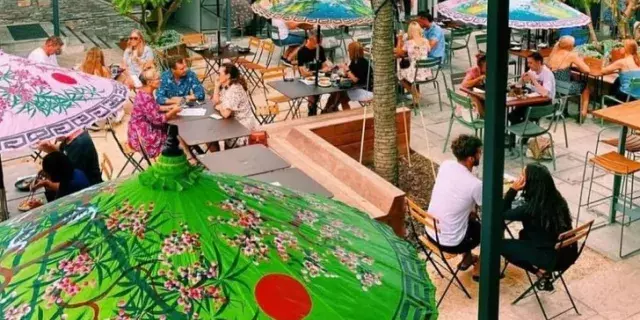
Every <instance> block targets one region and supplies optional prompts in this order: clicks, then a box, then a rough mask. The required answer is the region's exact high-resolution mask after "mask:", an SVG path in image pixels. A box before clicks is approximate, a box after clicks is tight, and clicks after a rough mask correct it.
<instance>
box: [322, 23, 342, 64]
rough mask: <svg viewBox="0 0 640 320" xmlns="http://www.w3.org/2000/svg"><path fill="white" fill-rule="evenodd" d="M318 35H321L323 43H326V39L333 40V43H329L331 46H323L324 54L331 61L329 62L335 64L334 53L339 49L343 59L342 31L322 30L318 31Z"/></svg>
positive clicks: (340, 29) (337, 29)
mask: <svg viewBox="0 0 640 320" xmlns="http://www.w3.org/2000/svg"><path fill="white" fill-rule="evenodd" d="M320 34H321V35H322V42H323V43H328V41H327V42H325V41H326V40H328V39H331V38H333V39H335V42H334V43H332V44H331V43H330V44H331V45H324V46H323V47H324V51H325V52H326V54H327V56H328V57H329V58H330V59H331V62H334V63H335V62H336V51H337V50H338V49H340V50H341V51H342V57H343V58H344V56H345V52H346V51H345V50H344V45H343V42H344V31H343V30H342V28H336V29H322V30H320Z"/></svg>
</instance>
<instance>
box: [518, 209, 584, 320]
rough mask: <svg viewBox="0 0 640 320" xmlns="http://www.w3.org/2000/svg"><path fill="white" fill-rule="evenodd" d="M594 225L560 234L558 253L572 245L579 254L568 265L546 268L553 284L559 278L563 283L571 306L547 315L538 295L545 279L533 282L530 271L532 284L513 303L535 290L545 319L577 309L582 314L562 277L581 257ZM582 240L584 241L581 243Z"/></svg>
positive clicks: (582, 226)
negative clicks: (539, 286) (552, 268)
mask: <svg viewBox="0 0 640 320" xmlns="http://www.w3.org/2000/svg"><path fill="white" fill-rule="evenodd" d="M592 226H593V220H591V221H589V222H587V223H585V224H583V225H581V226H580V227H577V228H575V229H573V230H569V231H567V232H565V233H562V234H561V235H560V236H558V242H556V245H555V249H556V251H558V254H560V253H559V251H561V250H562V249H565V248H568V247H570V246H577V247H578V255H577V256H576V259H575V260H573V261H571V263H569V264H568V265H566V266H560V268H559V269H558V270H546V271H547V272H549V273H550V275H551V284H553V283H555V282H556V281H558V280H560V282H561V283H562V286H563V287H564V290H565V291H566V292H567V296H568V297H569V301H571V308H569V309H567V310H564V311H562V312H560V313H558V314H556V315H555V316H552V317H549V316H547V312H546V311H545V309H544V305H543V304H542V301H541V300H540V296H539V295H538V290H537V289H536V286H538V285H539V284H540V283H541V282H542V281H543V280H545V279H543V278H540V279H538V280H536V282H533V280H532V279H531V275H530V274H529V272H528V271H527V272H526V274H527V278H528V279H529V284H531V286H530V287H529V289H527V290H526V291H525V292H523V293H522V294H521V295H520V296H519V297H518V298H516V299H515V300H514V301H513V302H512V303H511V304H514V305H515V304H517V303H518V302H519V301H520V300H522V299H524V298H526V297H527V296H529V295H530V294H531V292H532V291H533V294H534V295H535V296H536V300H537V301H538V305H539V306H540V310H541V311H542V315H543V316H544V318H545V320H550V319H554V318H556V317H558V316H560V315H563V314H565V313H567V312H568V311H571V310H575V311H576V314H578V315H580V312H579V311H578V308H577V307H576V304H575V302H574V301H573V297H572V296H571V292H570V291H569V288H568V287H567V283H566V282H565V281H564V278H563V277H562V275H563V274H564V273H565V272H566V271H567V270H568V269H569V268H570V267H571V266H572V265H573V264H575V263H576V261H578V259H579V258H580V255H581V254H582V251H583V249H584V246H585V244H586V243H587V238H588V237H589V233H590V232H591V227H592ZM580 241H582V243H579V242H580Z"/></svg>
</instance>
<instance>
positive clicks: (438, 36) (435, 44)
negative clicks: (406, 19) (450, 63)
mask: <svg viewBox="0 0 640 320" xmlns="http://www.w3.org/2000/svg"><path fill="white" fill-rule="evenodd" d="M433 20H434V19H433V16H432V15H431V14H430V13H429V12H425V11H423V12H420V13H418V23H419V24H420V26H421V27H422V28H423V29H424V37H425V38H427V40H429V46H430V47H431V50H429V58H440V59H441V61H442V59H444V54H445V52H444V51H445V39H444V31H443V30H442V28H440V26H439V25H438V24H437V23H435V22H433Z"/></svg>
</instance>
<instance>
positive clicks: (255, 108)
mask: <svg viewBox="0 0 640 320" xmlns="http://www.w3.org/2000/svg"><path fill="white" fill-rule="evenodd" d="M249 102H251V112H252V113H253V116H254V117H255V118H256V120H258V123H259V124H260V125H264V124H270V123H273V121H274V120H275V119H276V116H278V114H279V113H280V110H279V109H278V105H277V104H275V105H269V104H266V105H258V104H256V103H255V101H254V100H253V96H252V95H249Z"/></svg>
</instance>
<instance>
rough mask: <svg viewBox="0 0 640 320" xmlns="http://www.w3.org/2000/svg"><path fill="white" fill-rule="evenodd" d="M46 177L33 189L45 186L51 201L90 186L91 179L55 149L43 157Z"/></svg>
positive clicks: (43, 168) (43, 169) (48, 199)
mask: <svg viewBox="0 0 640 320" xmlns="http://www.w3.org/2000/svg"><path fill="white" fill-rule="evenodd" d="M42 173H43V174H44V177H45V178H44V179H43V180H40V181H38V182H36V183H35V184H34V185H33V186H32V190H37V189H40V188H45V190H46V191H45V196H46V197H47V201H48V202H51V201H54V200H56V199H60V198H62V197H64V196H68V195H70V194H72V193H75V192H78V191H80V190H82V189H84V188H88V187H89V186H90V184H89V179H87V176H86V175H85V174H84V173H83V172H82V171H80V170H79V169H74V168H73V165H72V164H71V160H69V158H68V157H67V156H66V155H65V154H64V153H62V152H60V151H54V152H51V153H49V154H47V155H46V156H44V158H43V159H42Z"/></svg>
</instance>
